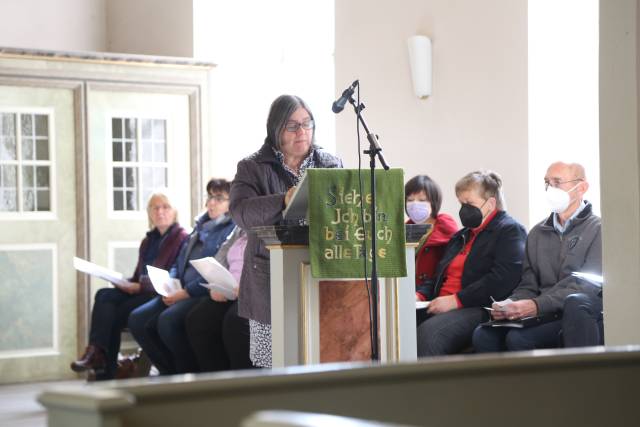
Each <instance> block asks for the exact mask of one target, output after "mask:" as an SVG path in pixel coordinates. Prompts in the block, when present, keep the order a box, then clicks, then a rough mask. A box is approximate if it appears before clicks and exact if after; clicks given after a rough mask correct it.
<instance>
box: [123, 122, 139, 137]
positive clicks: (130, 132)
mask: <svg viewBox="0 0 640 427" xmlns="http://www.w3.org/2000/svg"><path fill="white" fill-rule="evenodd" d="M124 126H125V128H124V136H125V138H127V139H135V137H136V119H124Z"/></svg>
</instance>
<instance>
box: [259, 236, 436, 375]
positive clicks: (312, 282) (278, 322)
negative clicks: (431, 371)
mask: <svg viewBox="0 0 640 427" xmlns="http://www.w3.org/2000/svg"><path fill="white" fill-rule="evenodd" d="M426 227H427V226H426V225H414V224H407V225H406V226H405V228H406V242H407V243H406V245H405V256H406V262H407V277H397V278H381V279H380V305H379V307H380V311H379V315H380V331H379V338H380V341H379V342H380V347H379V348H380V360H381V361H382V362H396V361H412V360H416V315H415V310H416V304H415V301H416V299H415V261H414V259H415V256H414V254H415V247H416V245H417V242H418V240H419V239H420V237H421V236H422V235H424V233H425V231H426ZM252 231H253V232H255V233H257V234H258V237H260V238H261V239H262V240H263V241H264V242H265V244H266V245H267V248H268V249H269V251H270V255H271V331H272V352H273V361H272V363H273V367H283V366H292V365H306V364H316V363H320V362H321V360H320V316H319V311H320V310H319V289H320V288H319V286H320V282H321V279H314V278H313V277H312V276H311V266H310V263H309V248H308V245H309V228H308V226H301V225H293V226H287V225H276V226H267V227H255V228H253V229H252ZM346 279H349V278H345V280H346ZM358 280H360V279H358ZM349 326H350V325H344V327H345V328H349Z"/></svg>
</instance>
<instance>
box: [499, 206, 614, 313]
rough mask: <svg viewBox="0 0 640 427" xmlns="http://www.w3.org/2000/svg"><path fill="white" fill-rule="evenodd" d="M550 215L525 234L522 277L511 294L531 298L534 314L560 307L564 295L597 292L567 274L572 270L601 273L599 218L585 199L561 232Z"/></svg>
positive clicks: (550, 311)
mask: <svg viewBox="0 0 640 427" xmlns="http://www.w3.org/2000/svg"><path fill="white" fill-rule="evenodd" d="M553 215H555V214H553V213H552V214H551V215H550V216H549V218H547V219H546V220H545V221H543V222H541V223H539V224H537V225H536V226H535V227H533V229H532V230H531V232H530V233H529V236H528V237H527V244H526V247H525V258H524V263H523V272H522V279H521V280H520V284H519V285H518V287H517V288H516V289H515V291H513V293H512V294H511V297H510V298H511V299H512V300H514V301H517V300H524V299H533V301H535V303H536V305H537V306H538V315H544V314H548V313H554V312H560V311H562V306H563V304H564V299H565V298H566V297H567V295H570V294H572V293H576V292H585V291H586V292H594V293H595V292H597V288H595V287H592V286H585V285H584V284H583V283H581V281H580V280H579V279H576V278H575V277H573V276H571V273H573V272H574V271H581V272H585V273H593V274H598V275H601V274H602V236H601V231H600V229H601V225H600V218H599V217H598V216H596V215H594V214H593V213H592V209H591V203H588V202H587V205H586V206H585V208H584V209H583V210H582V212H580V214H579V215H578V216H577V217H575V218H574V219H573V220H571V222H570V223H569V227H568V228H567V229H566V230H565V231H564V233H562V234H561V233H559V232H558V231H557V230H556V229H555V228H554V226H553Z"/></svg>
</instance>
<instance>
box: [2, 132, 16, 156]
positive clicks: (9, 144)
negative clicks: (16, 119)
mask: <svg viewBox="0 0 640 427" xmlns="http://www.w3.org/2000/svg"><path fill="white" fill-rule="evenodd" d="M15 159H16V139H15V138H14V137H12V136H0V160H15Z"/></svg>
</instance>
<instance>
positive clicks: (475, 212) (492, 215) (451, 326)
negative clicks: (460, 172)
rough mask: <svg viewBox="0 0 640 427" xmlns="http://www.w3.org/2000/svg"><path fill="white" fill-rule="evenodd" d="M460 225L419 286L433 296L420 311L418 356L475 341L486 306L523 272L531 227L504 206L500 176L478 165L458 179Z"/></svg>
mask: <svg viewBox="0 0 640 427" xmlns="http://www.w3.org/2000/svg"><path fill="white" fill-rule="evenodd" d="M456 196H457V198H458V201H459V202H460V205H461V207H460V213H459V215H460V222H461V223H462V226H463V228H462V230H460V231H458V232H457V233H456V234H454V235H453V236H452V237H451V240H450V241H449V243H448V244H447V247H446V248H445V250H444V255H443V257H442V259H441V260H440V262H439V263H438V267H437V269H436V274H435V276H434V277H435V278H434V279H433V280H430V281H427V282H426V283H424V284H423V286H421V288H420V290H421V292H422V294H423V295H424V296H425V297H426V299H428V300H429V301H430V303H429V306H428V308H427V310H426V313H423V314H422V315H419V317H418V331H417V333H418V336H417V338H418V356H420V357H424V356H435V355H444V354H453V353H458V352H460V351H462V350H464V349H465V348H467V347H469V346H470V345H471V337H472V334H473V331H474V329H475V328H476V327H477V326H478V325H479V324H480V323H481V322H482V321H484V320H487V319H488V315H487V313H486V312H485V310H484V309H483V307H489V306H491V302H492V298H494V299H495V300H502V299H504V298H506V297H507V296H508V295H509V294H510V293H511V291H512V290H513V289H514V288H515V287H516V285H517V284H518V282H519V280H520V276H521V274H522V260H523V256H524V244H525V240H526V237H527V233H526V231H525V229H524V227H523V226H522V225H520V224H519V223H518V222H517V221H516V220H515V219H513V218H512V217H511V216H509V214H507V212H506V211H505V210H504V209H505V206H504V196H503V193H502V179H501V178H500V176H499V175H498V174H496V173H495V172H491V171H475V172H471V173H469V174H467V175H465V176H464V177H462V178H461V179H460V180H459V181H458V182H457V184H456Z"/></svg>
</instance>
